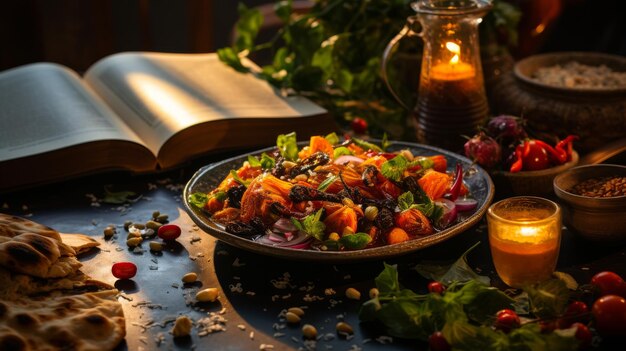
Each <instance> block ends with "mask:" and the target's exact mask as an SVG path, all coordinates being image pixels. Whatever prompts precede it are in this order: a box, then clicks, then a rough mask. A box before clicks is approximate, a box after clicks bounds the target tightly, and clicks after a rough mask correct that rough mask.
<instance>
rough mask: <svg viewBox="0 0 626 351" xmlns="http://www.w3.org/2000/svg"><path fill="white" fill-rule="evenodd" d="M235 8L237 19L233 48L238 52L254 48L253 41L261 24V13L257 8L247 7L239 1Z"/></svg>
mask: <svg viewBox="0 0 626 351" xmlns="http://www.w3.org/2000/svg"><path fill="white" fill-rule="evenodd" d="M237 10H238V12H239V20H238V21H237V23H236V25H235V26H236V29H237V39H236V41H235V49H236V50H237V51H238V52H241V51H243V50H251V49H252V48H254V41H255V39H256V37H257V35H258V33H259V29H260V28H261V25H262V24H263V15H262V14H261V11H260V10H259V9H257V8H248V7H247V6H246V5H245V4H244V3H242V2H240V3H239V6H238V8H237Z"/></svg>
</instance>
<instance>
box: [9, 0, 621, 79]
mask: <svg viewBox="0 0 626 351" xmlns="http://www.w3.org/2000/svg"><path fill="white" fill-rule="evenodd" d="M508 1H510V2H512V3H514V4H516V5H518V6H519V7H520V9H522V11H523V18H522V21H521V23H520V26H519V31H520V44H519V47H518V50H517V52H515V53H514V54H515V55H516V57H517V58H521V57H524V56H528V55H530V54H533V53H538V52H547V51H559V50H581V51H599V52H605V53H613V54H619V55H626V2H624V1H620V0H508ZM238 2H240V1H236V0H186V1H173V0H89V1H86V0H20V1H3V2H2V5H0V70H4V69H8V68H11V67H16V66H20V65H23V64H26V63H31V62H38V61H50V62H56V63H60V64H64V65H66V66H69V67H71V68H73V69H75V70H77V71H79V72H82V71H84V70H86V69H87V68H88V67H89V66H90V65H91V64H93V63H94V62H95V61H97V60H98V59H100V58H102V57H104V56H107V55H110V54H113V53H115V52H121V51H137V50H141V51H164V52H210V51H215V50H216V49H217V48H220V47H223V46H227V45H229V43H230V38H231V37H232V28H233V25H234V23H235V21H236V19H237V4H238ZM243 2H244V3H245V4H247V5H249V6H261V7H262V8H263V9H264V11H265V13H267V14H268V15H270V14H271V12H272V6H271V5H272V4H271V3H272V1H270V0H245V1H243ZM268 3H269V4H268ZM294 3H298V4H299V5H302V4H305V5H306V4H307V3H308V4H310V3H312V1H306V0H305V1H302V0H299V1H298V0H294ZM263 4H265V5H266V6H263ZM266 23H268V24H267V26H269V27H271V26H272V25H274V26H275V25H276V24H275V23H274V24H272V21H271V19H270V18H269V17H268V20H267V22H266ZM537 28H543V31H541V32H537V31H536V29H537Z"/></svg>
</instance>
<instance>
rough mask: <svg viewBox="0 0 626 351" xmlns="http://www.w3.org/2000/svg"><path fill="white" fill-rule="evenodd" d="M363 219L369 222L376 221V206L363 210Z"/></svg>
mask: <svg viewBox="0 0 626 351" xmlns="http://www.w3.org/2000/svg"><path fill="white" fill-rule="evenodd" d="M364 214H365V218H367V219H368V220H370V221H373V220H375V219H376V216H378V208H377V207H376V206H367V207H366V208H365V213H364Z"/></svg>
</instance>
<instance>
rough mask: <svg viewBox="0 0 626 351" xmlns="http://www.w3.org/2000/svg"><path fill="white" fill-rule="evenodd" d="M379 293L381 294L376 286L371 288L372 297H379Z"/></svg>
mask: <svg viewBox="0 0 626 351" xmlns="http://www.w3.org/2000/svg"><path fill="white" fill-rule="evenodd" d="M378 295H380V292H379V291H378V289H376V288H371V289H370V299H373V298H375V297H378Z"/></svg>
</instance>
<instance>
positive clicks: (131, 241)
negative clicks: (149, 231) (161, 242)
mask: <svg viewBox="0 0 626 351" xmlns="http://www.w3.org/2000/svg"><path fill="white" fill-rule="evenodd" d="M142 241H143V239H142V238H141V237H133V238H130V239H128V240H126V245H128V247H135V246H138V245H139V244H141V242H142Z"/></svg>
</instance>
